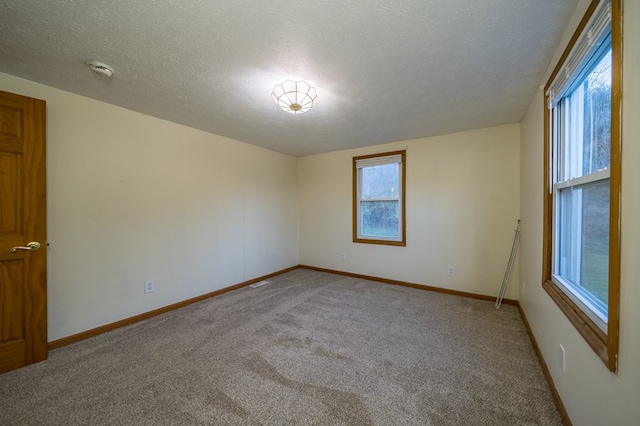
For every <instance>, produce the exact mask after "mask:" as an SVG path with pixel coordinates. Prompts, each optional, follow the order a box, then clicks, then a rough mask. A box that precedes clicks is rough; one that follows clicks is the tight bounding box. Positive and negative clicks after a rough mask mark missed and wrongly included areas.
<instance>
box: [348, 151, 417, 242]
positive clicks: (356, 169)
mask: <svg viewBox="0 0 640 426" xmlns="http://www.w3.org/2000/svg"><path fill="white" fill-rule="evenodd" d="M405 162H406V151H395V152H387V153H381V154H373V155H366V156H360V157H354V158H353V179H354V194H353V241H354V242H358V243H371V244H387V245H401V246H404V245H405V244H406V232H405V188H404V186H405V169H406V165H405ZM389 164H397V165H398V195H397V196H396V197H379V198H373V199H372V198H367V199H364V198H362V192H363V191H362V183H363V182H362V181H363V173H362V171H363V169H365V168H367V167H375V166H383V165H389ZM371 201H374V202H375V201H397V202H398V233H397V237H395V236H394V237H384V236H377V235H367V234H364V233H363V232H362V216H361V205H362V203H364V202H371Z"/></svg>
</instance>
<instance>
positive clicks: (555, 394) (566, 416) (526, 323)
mask: <svg viewBox="0 0 640 426" xmlns="http://www.w3.org/2000/svg"><path fill="white" fill-rule="evenodd" d="M517 305H518V310H519V311H520V316H521V317H522V321H523V322H524V326H525V327H526V329H527V334H529V339H530V340H531V344H532V345H533V349H535V351H536V355H537V356H538V361H539V362H540V366H541V367H542V372H543V373H544V376H545V377H546V378H547V383H549V388H550V389H551V394H552V395H553V399H554V400H555V402H556V407H558V411H559V412H560V416H561V417H562V422H563V423H564V424H565V425H566V426H572V423H571V419H570V418H569V413H567V409H566V408H565V407H564V404H563V403H562V399H560V394H559V393H558V391H557V390H556V385H555V384H554V382H553V378H552V377H551V373H550V372H549V368H548V367H547V363H546V362H545V360H544V358H543V357H542V352H540V348H539V347H538V342H537V341H536V338H535V336H534V335H533V332H532V331H531V327H530V326H529V321H528V320H527V316H526V315H525V313H524V310H523V309H522V305H520V303H518V304H517Z"/></svg>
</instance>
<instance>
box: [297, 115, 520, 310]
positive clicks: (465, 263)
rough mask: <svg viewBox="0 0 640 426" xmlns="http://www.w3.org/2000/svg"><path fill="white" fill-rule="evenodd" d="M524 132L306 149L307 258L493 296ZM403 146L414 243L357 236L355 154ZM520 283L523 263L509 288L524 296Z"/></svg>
mask: <svg viewBox="0 0 640 426" xmlns="http://www.w3.org/2000/svg"><path fill="white" fill-rule="evenodd" d="M519 132H520V130H519V125H510V126H502V127H495V128H489V129H481V130H475V131H470V132H463V133H456V134H450V135H445V136H438V137H432V138H426V139H418V140H410V141H403V142H396V143H391V144H385V145H378V146H372V147H368V148H364V149H357V150H345V151H337V152H332V153H328V154H320V155H313V156H308V157H303V158H301V159H300V161H299V177H298V179H299V199H300V217H299V223H300V240H299V241H300V242H299V244H300V263H301V264H306V265H311V266H316V267H321V268H328V269H334V270H339V271H345V272H351V273H358V274H365V275H372V276H377V277H384V278H390V279H395V280H401V281H408V282H413V283H418V284H425V285H431V286H437V287H442V288H447V289H455V290H460V291H466V292H472V293H478V294H485V295H492V296H495V295H496V294H497V292H498V290H499V288H500V284H501V282H502V277H503V274H504V270H505V267H506V263H507V259H508V256H509V253H510V251H511V244H512V240H513V230H514V228H515V225H516V221H517V219H518V214H519V161H520V157H519V139H520V136H519ZM405 148H406V149H407V188H406V194H407V246H406V247H394V246H381V245H373V244H358V243H353V242H352V158H353V157H354V156H358V155H364V154H369V153H380V152H387V151H393V150H399V149H405ZM340 253H345V254H346V255H347V260H346V261H344V262H343V261H340ZM449 265H451V266H454V267H455V272H456V275H455V277H449V276H447V267H448V266H449ZM517 283H518V271H517V270H515V271H514V273H513V277H512V282H511V285H510V288H509V290H508V293H507V295H506V297H508V298H514V299H515V298H517V291H518V289H517Z"/></svg>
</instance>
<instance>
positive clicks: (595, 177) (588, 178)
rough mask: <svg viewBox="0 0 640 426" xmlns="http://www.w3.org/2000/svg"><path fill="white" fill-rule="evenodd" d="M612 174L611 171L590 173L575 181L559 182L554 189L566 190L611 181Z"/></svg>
mask: <svg viewBox="0 0 640 426" xmlns="http://www.w3.org/2000/svg"><path fill="white" fill-rule="evenodd" d="M610 174H611V172H610V170H609V169H604V170H598V171H597V172H593V173H590V174H588V175H585V176H580V177H577V178H575V179H569V180H565V181H562V182H558V183H556V184H554V185H553V187H554V189H564V188H569V187H577V186H582V185H586V184H589V183H592V182H598V181H601V180H606V179H609V176H610Z"/></svg>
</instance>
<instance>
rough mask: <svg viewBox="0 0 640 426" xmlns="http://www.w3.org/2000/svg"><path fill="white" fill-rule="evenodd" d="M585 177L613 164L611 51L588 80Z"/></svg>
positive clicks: (585, 84)
mask: <svg viewBox="0 0 640 426" xmlns="http://www.w3.org/2000/svg"><path fill="white" fill-rule="evenodd" d="M583 88H584V93H585V96H584V130H583V134H584V139H583V141H584V146H583V160H582V166H583V167H582V174H583V175H587V174H589V173H593V172H595V171H598V170H602V169H605V168H609V165H610V162H611V161H610V160H611V49H609V51H608V52H607V53H606V54H605V55H604V57H603V58H602V59H601V60H600V62H599V63H598V64H597V65H596V67H595V68H594V69H593V71H591V73H590V74H589V75H588V76H587V78H585V80H584V82H583Z"/></svg>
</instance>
